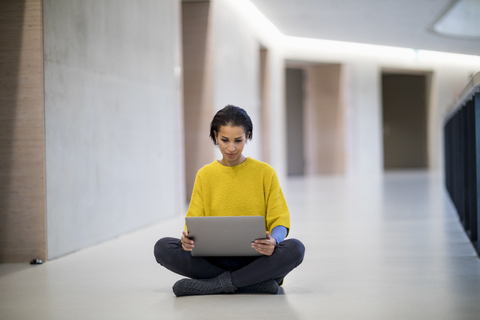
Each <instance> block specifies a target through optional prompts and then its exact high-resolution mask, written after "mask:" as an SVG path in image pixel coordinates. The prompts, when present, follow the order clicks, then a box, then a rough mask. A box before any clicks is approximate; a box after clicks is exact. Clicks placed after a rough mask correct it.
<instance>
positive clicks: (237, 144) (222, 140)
mask: <svg viewBox="0 0 480 320" xmlns="http://www.w3.org/2000/svg"><path fill="white" fill-rule="evenodd" d="M215 138H216V139H217V141H218V147H219V149H220V152H221V153H222V155H223V159H222V161H220V163H221V164H223V165H224V166H230V167H233V166H236V165H239V164H240V163H242V162H243V161H244V160H245V157H244V156H243V154H242V152H243V148H244V147H245V143H246V142H247V139H248V137H247V135H246V134H245V130H244V129H243V127H232V126H221V127H220V128H219V129H218V132H216V136H215Z"/></svg>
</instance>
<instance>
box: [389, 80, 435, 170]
mask: <svg viewBox="0 0 480 320" xmlns="http://www.w3.org/2000/svg"><path fill="white" fill-rule="evenodd" d="M426 92H427V77H426V75H411V74H393V73H383V74H382V104H383V160H384V168H385V169H386V170H388V169H404V168H405V169H406V168H412V169H413V168H426V167H427V166H428V158H427V130H426V128H427V94H426Z"/></svg>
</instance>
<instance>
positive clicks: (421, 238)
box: [0, 172, 480, 320]
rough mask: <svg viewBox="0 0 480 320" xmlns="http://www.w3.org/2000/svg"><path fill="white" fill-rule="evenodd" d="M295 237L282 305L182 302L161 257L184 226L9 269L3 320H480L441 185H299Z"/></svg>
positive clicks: (473, 259) (466, 254) (1, 271)
mask: <svg viewBox="0 0 480 320" xmlns="http://www.w3.org/2000/svg"><path fill="white" fill-rule="evenodd" d="M284 189H285V190H284V191H285V194H286V197H287V202H288V204H289V207H290V211H291V215H292V231H291V237H295V238H299V239H301V240H302V241H303V242H304V244H305V246H306V249H307V250H306V256H305V260H304V262H303V264H302V265H300V266H299V267H298V268H297V269H295V270H294V271H293V272H292V273H291V274H290V275H289V276H288V277H287V278H286V281H285V284H284V286H283V291H282V293H281V294H279V295H275V296H272V295H216V296H201V297H183V298H175V296H174V295H173V293H172V291H171V286H172V284H173V283H174V282H175V281H176V280H178V279H180V277H179V276H176V275H174V274H171V273H170V272H168V271H166V270H164V269H163V268H162V267H160V266H158V265H157V264H156V263H155V261H154V259H153V256H152V246H153V244H154V243H155V241H156V240H157V239H158V238H160V237H163V236H178V235H179V234H180V232H181V230H182V228H183V217H175V218H173V219H170V220H168V221H164V222H163V223H161V224H159V225H156V226H152V227H149V228H146V229H143V230H140V231H137V232H134V233H132V234H128V235H125V236H122V237H120V238H118V239H114V240H112V241H109V242H107V243H103V244H101V245H98V246H95V247H92V248H88V249H85V250H82V251H80V252H77V253H74V254H71V255H68V256H65V257H63V258H60V259H56V260H52V261H49V262H48V263H46V264H44V265H41V266H29V265H27V264H5V265H0V319H370V320H371V319H449V320H452V319H480V259H479V258H478V257H477V255H476V254H475V251H474V250H473V248H472V246H471V245H470V243H469V241H468V239H467V237H466V236H465V234H464V232H463V231H462V229H461V227H460V224H459V222H458V219H457V216H456V214H455V213H454V212H453V210H452V207H451V204H450V202H449V201H448V200H447V197H446V195H445V192H444V189H443V186H442V179H441V177H440V176H438V175H435V174H429V173H426V172H408V173H388V174H386V175H385V177H384V178H382V179H367V178H365V179H346V178H338V177H330V178H308V179H303V178H293V179H289V181H288V183H287V184H286V185H285V186H284Z"/></svg>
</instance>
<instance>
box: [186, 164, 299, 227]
mask: <svg viewBox="0 0 480 320" xmlns="http://www.w3.org/2000/svg"><path fill="white" fill-rule="evenodd" d="M187 216H188V217H198V216H264V217H265V230H268V231H269V232H270V233H271V232H272V230H273V228H275V227H276V226H284V227H286V228H287V230H289V229H290V214H289V212H288V207H287V203H286V202H285V198H284V197H283V193H282V189H281V188H280V184H279V182H278V177H277V174H276V173H275V170H274V169H273V168H272V167H271V166H270V165H268V164H266V163H264V162H261V161H258V160H255V159H252V158H247V159H246V160H245V161H244V162H243V163H241V164H239V165H237V166H234V167H226V166H223V165H221V164H220V163H218V161H214V162H212V163H210V164H208V165H206V166H204V167H203V168H201V169H200V170H199V171H198V173H197V177H196V179H195V184H194V186H193V194H192V199H191V200H190V206H189V208H188V212H187Z"/></svg>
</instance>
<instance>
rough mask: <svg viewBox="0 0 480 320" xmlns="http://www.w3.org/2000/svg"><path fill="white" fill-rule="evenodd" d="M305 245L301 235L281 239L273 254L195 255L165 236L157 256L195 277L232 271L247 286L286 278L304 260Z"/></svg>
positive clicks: (173, 268) (238, 284)
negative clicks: (298, 237) (300, 239)
mask: <svg viewBox="0 0 480 320" xmlns="http://www.w3.org/2000/svg"><path fill="white" fill-rule="evenodd" d="M304 253H305V247H304V246H303V244H302V243H301V242H300V241H298V240H297V239H288V240H284V241H282V242H280V243H279V244H278V245H277V247H276V248H275V251H274V252H273V254H272V255H271V256H260V257H209V258H203V257H192V255H191V253H190V252H189V251H185V250H183V248H182V242H181V241H180V239H176V238H162V239H160V240H158V241H157V243H156V244H155V248H154V254H155V259H157V262H158V263H159V264H161V265H162V266H164V267H165V268H167V269H169V270H170V271H173V272H175V273H178V274H180V275H182V276H186V277H189V278H193V279H211V278H215V277H216V276H218V275H220V274H222V273H224V272H225V271H230V272H231V276H232V284H233V285H234V286H235V287H237V288H240V287H244V286H248V285H251V284H255V283H259V282H263V281H265V280H268V279H274V280H275V281H277V282H278V283H280V282H281V281H282V280H283V278H284V277H285V276H286V275H287V274H288V273H289V272H290V271H292V270H293V269H294V268H296V267H297V266H298V265H299V264H300V263H302V261H303V255H304Z"/></svg>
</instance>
